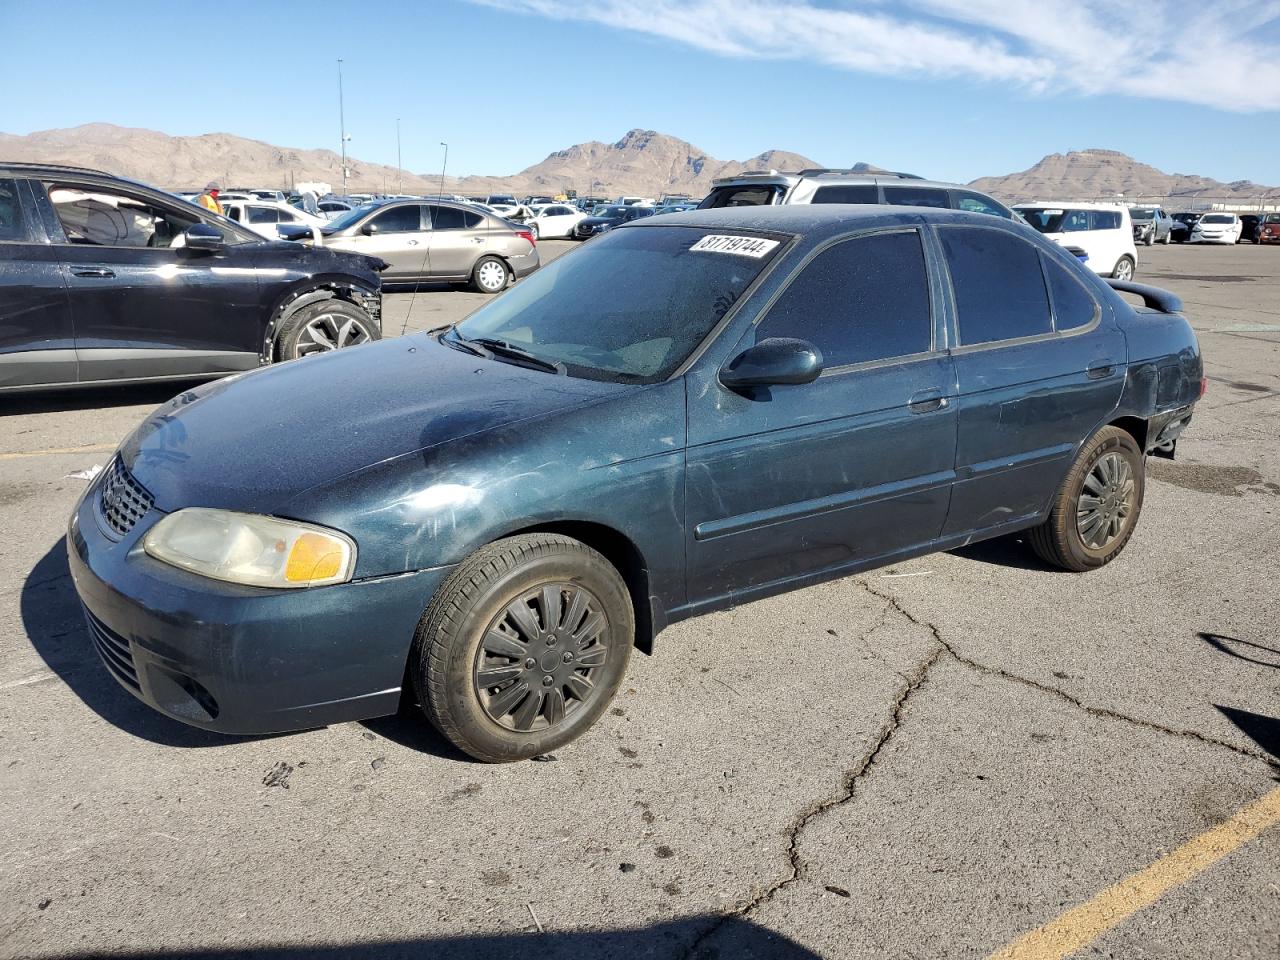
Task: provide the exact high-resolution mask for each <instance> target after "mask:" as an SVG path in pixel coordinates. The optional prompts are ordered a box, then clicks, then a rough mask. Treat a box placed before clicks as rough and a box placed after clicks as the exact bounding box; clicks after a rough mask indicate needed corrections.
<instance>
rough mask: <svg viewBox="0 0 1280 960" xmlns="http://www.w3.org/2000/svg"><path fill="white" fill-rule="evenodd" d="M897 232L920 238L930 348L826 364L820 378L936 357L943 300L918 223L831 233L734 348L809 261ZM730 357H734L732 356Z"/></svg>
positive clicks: (763, 309)
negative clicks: (851, 243)
mask: <svg viewBox="0 0 1280 960" xmlns="http://www.w3.org/2000/svg"><path fill="white" fill-rule="evenodd" d="M895 233H914V234H916V236H917V238H918V239H919V240H920V249H921V255H922V258H923V260H924V270H925V284H926V286H927V288H928V290H929V349H928V350H925V351H922V352H919V353H908V354H903V355H901V356H897V357H884V358H882V359H879V360H861V361H859V362H857V363H845V364H841V365H839V366H834V367H824V368H823V371H822V373H821V374H820V375H819V377H818V379H819V380H821V379H822V378H823V377H827V376H843V375H844V374H847V373H857V372H858V371H860V370H870V369H874V368H876V367H887V366H900V365H902V364H905V363H915V362H916V361H919V360H927V359H929V358H931V357H937V356H939V355H941V354H944V353H946V348H945V346H940V340H939V336H938V333H939V331H938V318H939V306H940V304H939V303H938V301H937V297H936V290H935V287H934V284H933V272H934V271H933V265H932V263H931V262H930V261H931V259H932V257H931V254H930V249H929V243H928V242H927V238H926V237H925V234H924V232H923V231H922V230H921V228H920V227H917V226H905V227H904V226H891V227H871V228H870V229H867V230H859V231H857V232H855V233H844V234H841V235H840V236H838V237H831V238H830V239H828V240H826V241H824V242H823V243H821V244H819V245H818V246H817V247H815V248H814V249H812V250H810V251H809V253H808V254H807V255H806V256H805V258H804V259H803V260H801V261H800V263H798V264H797V265H796V266H795V267H794V268H793V269H792V271H791V273H790V274H789V275H788V276H787V278H786V279H785V280H783V282H782V283H781V284H780V285H779V287H778V289H777V290H775V291H774V292H773V295H772V296H771V297H770V298H769V301H768V302H767V303H765V304H764V305H762V306H761V308H760V311H759V312H758V313H757V314H756V316H755V319H753V320H752V321H751V326H750V327H748V328H747V329H746V330H744V331H743V334H742V336H741V337H740V338H739V339H738V342H737V344H736V345H735V346H734V350H735V351H739V350H742V349H745V348H744V347H743V346H742V341H743V340H745V339H746V338H747V336H748V335H751V336H752V337H753V338H754V337H755V334H756V332H757V331H758V330H759V328H760V325H761V324H762V323H763V322H764V321H765V320H767V319H768V317H769V314H770V312H771V311H772V310H773V308H774V305H775V304H777V302H778V301H779V300H780V299H782V296H783V294H785V293H786V292H787V290H789V289H790V288H791V285H792V284H793V283H795V282H796V280H798V279H799V277H800V276H801V274H803V273H804V271H805V269H806V268H807V267H808V266H809V264H810V263H812V262H813V261H814V260H816V259H817V258H818V257H820V256H821V255H822V254H824V253H826V252H827V251H828V250H830V249H831V248H832V247H835V246H837V245H838V244H841V243H846V242H848V241H851V240H859V239H863V238H865V237H875V236H883V235H886V234H895ZM736 355H737V353H734V356H736ZM729 359H732V357H730V358H729ZM726 362H727V361H726Z"/></svg>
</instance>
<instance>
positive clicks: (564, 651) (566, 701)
mask: <svg viewBox="0 0 1280 960" xmlns="http://www.w3.org/2000/svg"><path fill="white" fill-rule="evenodd" d="M608 630H609V620H608V618H607V617H606V616H605V614H604V608H603V607H602V606H601V604H600V601H599V600H598V599H597V598H596V597H595V595H594V594H592V593H591V592H590V591H589V590H585V589H583V588H582V587H580V586H577V585H575V584H568V583H550V584H546V585H545V586H542V587H537V588H535V589H533V590H529V591H527V592H525V593H523V594H521V595H520V596H519V597H517V598H516V599H515V600H513V601H512V602H511V603H509V604H507V606H506V608H505V609H504V610H503V611H502V612H501V613H500V614H498V616H497V617H495V618H494V620H493V622H492V623H490V624H489V626H488V628H487V629H486V630H485V632H484V638H483V639H482V640H481V641H480V648H479V650H477V652H476V662H475V670H474V674H473V675H474V679H475V689H476V694H477V695H478V696H479V698H480V706H481V707H482V708H483V709H484V712H485V714H486V715H487V716H488V717H489V719H490V720H492V721H494V722H495V723H497V724H499V725H500V726H503V727H506V728H507V729H508V730H516V731H519V732H521V733H527V732H529V731H533V730H546V729H548V728H549V727H554V726H556V725H558V724H560V723H562V722H563V721H564V719H565V718H566V717H572V716H573V715H574V714H575V713H576V712H577V711H578V710H580V709H582V707H583V706H584V705H585V704H586V703H587V701H588V700H590V699H591V697H592V695H593V694H594V693H595V691H596V685H595V679H594V677H595V674H596V673H597V671H599V669H600V668H601V667H602V666H604V663H605V661H606V660H608V658H609V647H608V645H607V642H606V639H605V638H606V636H607V634H608Z"/></svg>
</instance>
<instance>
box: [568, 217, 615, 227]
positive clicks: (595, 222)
mask: <svg viewBox="0 0 1280 960" xmlns="http://www.w3.org/2000/svg"><path fill="white" fill-rule="evenodd" d="M624 219H625V218H623V217H584V218H583V219H582V220H580V221H578V223H579V224H580V225H581V226H584V227H596V226H599V225H600V224H602V223H607V224H610V225H615V224H619V223H622V222H623V220H624Z"/></svg>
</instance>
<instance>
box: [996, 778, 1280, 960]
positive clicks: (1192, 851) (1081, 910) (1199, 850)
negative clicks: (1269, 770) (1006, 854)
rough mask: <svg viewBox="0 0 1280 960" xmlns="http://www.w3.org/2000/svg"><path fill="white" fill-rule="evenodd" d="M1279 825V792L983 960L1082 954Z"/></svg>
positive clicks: (1047, 958) (1051, 958) (1279, 789)
mask: <svg viewBox="0 0 1280 960" xmlns="http://www.w3.org/2000/svg"><path fill="white" fill-rule="evenodd" d="M1277 823H1280V787H1277V788H1276V789H1274V790H1272V791H1271V792H1270V793H1268V794H1265V795H1264V796H1263V797H1262V799H1261V800H1258V801H1256V802H1255V803H1252V804H1250V805H1249V806H1247V807H1245V808H1244V809H1243V810H1241V811H1240V812H1239V813H1237V814H1236V815H1235V816H1234V817H1232V818H1231V819H1230V820H1228V821H1226V822H1225V823H1223V824H1220V825H1218V826H1216V827H1214V828H1213V829H1212V830H1209V831H1207V832H1205V833H1202V834H1200V835H1199V836H1198V837H1193V838H1192V839H1190V840H1188V841H1187V842H1186V843H1184V844H1183V845H1182V846H1180V847H1179V848H1178V849H1177V850H1175V851H1173V853H1170V854H1169V855H1168V856H1164V857H1161V858H1160V859H1159V860H1157V861H1156V862H1155V863H1153V864H1152V865H1151V866H1149V867H1147V868H1146V869H1145V870H1140V871H1138V872H1137V873H1134V874H1131V875H1130V876H1128V877H1126V878H1125V879H1123V880H1121V881H1120V882H1119V883H1117V884H1116V885H1115V886H1114V887H1110V888H1108V889H1106V890H1103V891H1102V892H1101V893H1100V894H1098V895H1097V896H1096V897H1094V898H1093V899H1092V900H1090V901H1089V902H1088V903H1082V904H1081V905H1080V906H1078V907H1075V908H1073V909H1071V910H1068V911H1067V912H1066V913H1064V914H1063V915H1062V916H1060V917H1059V918H1058V919H1056V920H1054V921H1052V922H1050V923H1047V924H1045V925H1044V926H1043V927H1041V928H1040V929H1039V930H1032V931H1031V932H1030V933H1028V934H1024V935H1023V936H1021V937H1019V938H1018V939H1017V940H1015V941H1013V943H1011V944H1009V945H1008V946H1007V947H1005V948H1004V949H1002V950H999V951H997V952H996V953H993V954H991V956H990V957H989V958H988V960H1061V958H1063V957H1067V956H1070V955H1071V954H1073V953H1075V952H1076V951H1077V950H1083V949H1084V948H1085V947H1087V946H1088V945H1089V944H1091V943H1092V942H1093V941H1094V940H1096V939H1098V937H1100V936H1102V934H1104V933H1106V932H1107V931H1108V930H1110V929H1111V928H1112V927H1114V926H1115V925H1116V924H1118V923H1121V922H1123V921H1124V920H1127V919H1128V918H1129V917H1131V916H1133V915H1134V914H1135V913H1137V912H1138V911H1139V910H1142V909H1143V908H1145V907H1149V906H1151V904H1153V903H1155V902H1156V900H1157V899H1159V898H1160V896H1161V895H1162V894H1164V893H1166V892H1167V891H1169V890H1172V889H1173V888H1174V887H1176V886H1178V885H1179V884H1181V883H1185V882H1186V881H1188V880H1190V879H1191V878H1192V877H1194V876H1195V875H1196V874H1198V873H1201V872H1202V871H1204V870H1207V869H1209V867H1211V866H1213V865H1214V864H1215V863H1217V862H1218V861H1219V860H1221V859H1222V858H1223V857H1225V856H1226V855H1227V854H1229V853H1231V852H1232V851H1233V850H1235V849H1236V848H1238V847H1240V846H1241V845H1242V844H1245V843H1247V842H1248V841H1250V840H1252V839H1253V838H1254V837H1256V836H1258V834H1260V833H1262V831H1264V830H1266V829H1267V828H1268V827H1273V826H1275V825H1276V824H1277Z"/></svg>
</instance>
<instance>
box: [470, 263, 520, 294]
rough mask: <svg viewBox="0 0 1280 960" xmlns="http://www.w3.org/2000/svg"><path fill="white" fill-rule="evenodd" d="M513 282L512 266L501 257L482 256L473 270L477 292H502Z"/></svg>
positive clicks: (472, 277)
mask: <svg viewBox="0 0 1280 960" xmlns="http://www.w3.org/2000/svg"><path fill="white" fill-rule="evenodd" d="M510 282H511V268H510V267H508V266H507V265H506V263H505V262H504V261H503V260H502V259H501V258H500V257H481V258H480V259H479V260H477V261H476V265H475V267H474V268H473V269H472V271H471V286H472V287H473V288H474V289H475V291H476V292H477V293H501V292H502V290H504V289H505V288H506V286H507V284H508V283H510Z"/></svg>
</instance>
